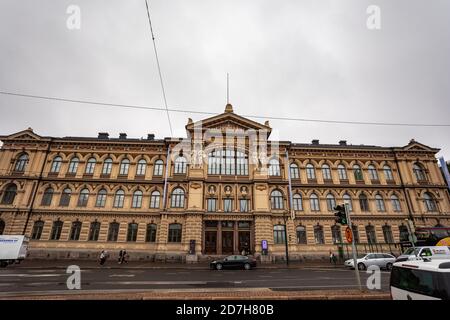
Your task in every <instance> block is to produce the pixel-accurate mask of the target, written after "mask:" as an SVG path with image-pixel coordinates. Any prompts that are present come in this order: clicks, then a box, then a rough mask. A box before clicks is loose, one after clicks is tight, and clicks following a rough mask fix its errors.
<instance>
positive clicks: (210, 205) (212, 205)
mask: <svg viewBox="0 0 450 320" xmlns="http://www.w3.org/2000/svg"><path fill="white" fill-rule="evenodd" d="M206 201H207V205H206V206H207V211H208V212H214V211H216V210H217V208H216V204H217V200H216V199H214V198H210V199H207V200H206Z"/></svg>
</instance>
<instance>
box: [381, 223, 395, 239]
mask: <svg viewBox="0 0 450 320" xmlns="http://www.w3.org/2000/svg"><path fill="white" fill-rule="evenodd" d="M383 237H384V242H386V243H394V237H393V235H392V228H391V226H388V225H384V226H383Z"/></svg>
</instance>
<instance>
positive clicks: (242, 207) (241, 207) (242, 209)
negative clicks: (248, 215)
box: [239, 199, 250, 212]
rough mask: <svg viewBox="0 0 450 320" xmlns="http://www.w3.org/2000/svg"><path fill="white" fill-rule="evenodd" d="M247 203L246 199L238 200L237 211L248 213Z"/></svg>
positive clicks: (248, 201)
mask: <svg viewBox="0 0 450 320" xmlns="http://www.w3.org/2000/svg"><path fill="white" fill-rule="evenodd" d="M249 203H250V200H248V199H240V200H239V211H240V212H248V211H249Z"/></svg>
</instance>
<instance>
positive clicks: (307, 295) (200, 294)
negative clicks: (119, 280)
mask: <svg viewBox="0 0 450 320" xmlns="http://www.w3.org/2000/svg"><path fill="white" fill-rule="evenodd" d="M10 299H13V300H20V299H22V300H389V299H390V294H389V293H386V292H380V291H368V290H365V291H359V290H313V291H272V290H270V289H264V288H257V289H249V288H241V289H232V290H227V289H170V290H161V289H158V290H146V291H127V292H124V291H120V290H115V291H110V292H105V291H91V292H89V291H84V292H80V291H78V292H76V291H69V292H66V293H56V292H54V293H47V294H42V293H39V294H32V293H22V294H20V295H9V296H0V300H10Z"/></svg>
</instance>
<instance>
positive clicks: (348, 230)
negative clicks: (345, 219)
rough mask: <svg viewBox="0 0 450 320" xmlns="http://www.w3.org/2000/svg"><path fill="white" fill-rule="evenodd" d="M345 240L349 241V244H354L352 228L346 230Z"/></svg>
mask: <svg viewBox="0 0 450 320" xmlns="http://www.w3.org/2000/svg"><path fill="white" fill-rule="evenodd" d="M345 239H347V242H348V243H352V240H353V234H352V229H350V227H347V228H345Z"/></svg>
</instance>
